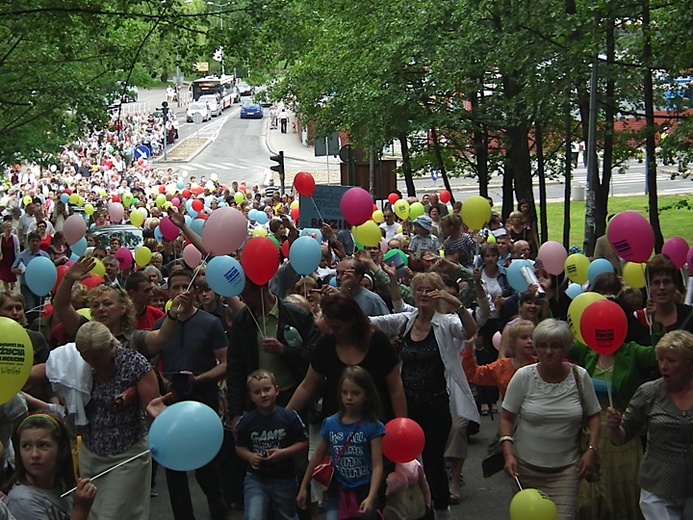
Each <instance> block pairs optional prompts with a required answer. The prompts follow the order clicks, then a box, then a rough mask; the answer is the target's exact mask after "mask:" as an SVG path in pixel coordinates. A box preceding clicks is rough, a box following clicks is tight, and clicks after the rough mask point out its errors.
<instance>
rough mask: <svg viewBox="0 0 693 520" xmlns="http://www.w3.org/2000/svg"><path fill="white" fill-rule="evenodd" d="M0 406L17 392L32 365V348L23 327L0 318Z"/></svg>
mask: <svg viewBox="0 0 693 520" xmlns="http://www.w3.org/2000/svg"><path fill="white" fill-rule="evenodd" d="M0 352H2V355H0V374H2V384H0V404H5V403H6V402H8V401H9V400H10V399H12V398H13V397H14V396H15V395H17V392H19V391H20V390H21V389H22V387H23V386H24V384H25V383H26V381H27V379H29V373H30V372H31V367H32V365H33V364H34V348H33V347H32V345H31V340H30V339H29V334H27V332H26V330H24V327H22V326H21V325H20V324H19V323H17V322H16V321H14V320H11V319H10V318H0Z"/></svg>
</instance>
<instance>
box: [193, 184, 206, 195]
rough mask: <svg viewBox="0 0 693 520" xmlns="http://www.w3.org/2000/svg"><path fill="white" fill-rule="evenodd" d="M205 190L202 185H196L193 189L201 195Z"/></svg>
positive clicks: (196, 193)
mask: <svg viewBox="0 0 693 520" xmlns="http://www.w3.org/2000/svg"><path fill="white" fill-rule="evenodd" d="M203 191H205V190H204V188H203V187H202V186H195V187H194V188H193V189H192V192H193V193H194V194H195V195H199V194H200V193H202V192H203Z"/></svg>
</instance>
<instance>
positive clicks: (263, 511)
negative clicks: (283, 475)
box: [243, 472, 298, 520]
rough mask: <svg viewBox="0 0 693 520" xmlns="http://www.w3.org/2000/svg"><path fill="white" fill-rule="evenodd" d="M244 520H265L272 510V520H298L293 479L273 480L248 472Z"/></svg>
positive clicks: (294, 481) (295, 488) (296, 487)
mask: <svg viewBox="0 0 693 520" xmlns="http://www.w3.org/2000/svg"><path fill="white" fill-rule="evenodd" d="M243 494H244V501H245V508H244V512H243V518H244V520H266V518H267V517H268V514H267V512H268V510H270V509H271V510H272V513H273V514H274V520H298V516H297V515H296V495H297V494H298V484H297V483H296V479H295V478H293V477H292V478H288V479H274V478H267V477H261V476H259V475H256V474H254V473H250V472H248V473H247V474H246V476H245V484H244V491H243Z"/></svg>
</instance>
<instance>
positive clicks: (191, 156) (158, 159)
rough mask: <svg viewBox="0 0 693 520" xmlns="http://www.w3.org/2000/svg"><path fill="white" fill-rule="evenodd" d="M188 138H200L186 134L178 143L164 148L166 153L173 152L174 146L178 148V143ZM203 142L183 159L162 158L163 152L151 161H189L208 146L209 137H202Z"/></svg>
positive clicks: (180, 143)
mask: <svg viewBox="0 0 693 520" xmlns="http://www.w3.org/2000/svg"><path fill="white" fill-rule="evenodd" d="M188 139H200V138H199V137H193V136H190V135H189V136H188V137H186V138H185V139H183V140H182V141H180V142H179V143H176V144H175V145H173V146H172V147H171V148H170V149H167V150H166V155H169V153H170V152H173V151H174V150H175V149H176V148H178V147H179V146H180V145H182V144H183V143H184V142H185V141H187V140H188ZM203 139H204V140H205V142H204V143H203V144H201V145H200V146H198V147H197V148H196V149H195V150H193V151H192V152H191V153H190V154H189V155H187V156H186V157H185V158H184V159H171V158H170V157H167V158H166V159H164V156H163V154H162V155H160V156H158V157H157V158H156V159H154V160H152V161H151V162H152V163H183V162H190V161H192V160H193V159H194V158H195V157H196V156H197V155H198V154H200V153H201V152H202V150H204V149H205V148H207V147H208V146H209V144H210V143H211V142H212V140H211V139H207V138H203Z"/></svg>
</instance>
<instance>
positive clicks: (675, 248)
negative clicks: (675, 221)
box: [662, 237, 688, 269]
mask: <svg viewBox="0 0 693 520" xmlns="http://www.w3.org/2000/svg"><path fill="white" fill-rule="evenodd" d="M662 254H665V255H667V256H668V257H669V259H670V260H671V261H672V262H673V263H674V265H675V266H676V269H681V268H682V267H683V266H684V265H685V264H686V256H688V242H686V240H685V239H683V238H681V237H671V238H670V239H669V240H667V241H666V242H665V243H664V246H663V247H662Z"/></svg>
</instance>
